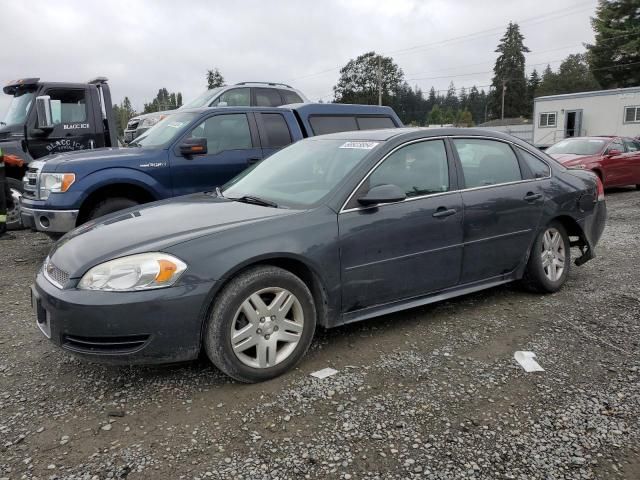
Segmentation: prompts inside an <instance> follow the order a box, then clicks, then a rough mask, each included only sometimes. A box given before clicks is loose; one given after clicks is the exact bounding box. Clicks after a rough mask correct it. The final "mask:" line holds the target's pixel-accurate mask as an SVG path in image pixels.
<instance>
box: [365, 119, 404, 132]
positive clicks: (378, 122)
mask: <svg viewBox="0 0 640 480" xmlns="http://www.w3.org/2000/svg"><path fill="white" fill-rule="evenodd" d="M358 127H359V128H360V130H376V129H379V128H395V125H394V124H393V121H392V120H391V119H390V118H389V117H358Z"/></svg>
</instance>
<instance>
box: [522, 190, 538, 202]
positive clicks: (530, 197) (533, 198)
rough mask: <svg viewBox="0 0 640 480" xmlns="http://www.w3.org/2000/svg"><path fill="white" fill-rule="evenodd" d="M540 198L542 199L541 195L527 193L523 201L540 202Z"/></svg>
mask: <svg viewBox="0 0 640 480" xmlns="http://www.w3.org/2000/svg"><path fill="white" fill-rule="evenodd" d="M541 198H542V194H541V193H533V192H527V194H526V195H525V196H524V199H523V200H524V201H525V202H535V201H536V200H540V199H541Z"/></svg>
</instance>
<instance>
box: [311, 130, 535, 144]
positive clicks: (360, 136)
mask: <svg viewBox="0 0 640 480" xmlns="http://www.w3.org/2000/svg"><path fill="white" fill-rule="evenodd" d="M443 136H467V137H469V136H481V137H492V138H497V139H502V140H510V141H514V138H515V137H512V136H510V135H506V134H504V133H501V132H498V131H492V130H478V129H475V128H453V127H452V128H426V127H404V128H387V129H383V130H357V131H352V132H338V133H330V134H328V135H322V138H326V139H335V140H373V141H387V140H391V139H399V140H402V139H405V138H406V139H413V138H430V137H443ZM515 140H518V139H515ZM517 143H522V142H520V141H519V140H518V142H517ZM525 143H526V142H525ZM529 146H530V145H529Z"/></svg>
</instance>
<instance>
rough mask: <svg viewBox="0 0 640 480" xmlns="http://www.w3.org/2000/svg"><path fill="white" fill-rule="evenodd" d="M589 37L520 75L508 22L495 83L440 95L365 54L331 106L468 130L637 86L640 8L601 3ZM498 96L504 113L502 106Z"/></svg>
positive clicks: (155, 105) (163, 104) (347, 71)
mask: <svg viewBox="0 0 640 480" xmlns="http://www.w3.org/2000/svg"><path fill="white" fill-rule="evenodd" d="M591 26H592V28H593V30H594V32H595V41H594V43H593V44H587V45H585V46H586V49H587V51H586V53H575V54H571V55H569V56H567V57H566V58H565V59H564V60H563V61H562V62H561V63H560V65H559V67H558V68H557V69H555V70H554V69H552V68H551V65H549V64H548V65H547V66H546V68H544V69H543V70H542V73H539V72H538V70H537V69H534V70H533V71H532V72H531V73H530V74H529V75H527V74H526V62H525V54H526V53H529V52H530V50H529V48H527V47H526V46H525V39H524V36H523V35H522V33H521V32H520V27H519V25H518V24H517V23H513V22H510V23H509V25H508V26H507V29H506V31H505V34H504V36H503V37H502V38H501V39H500V42H499V44H498V45H497V47H496V49H495V52H496V53H497V54H498V56H497V58H496V61H495V65H494V67H493V78H492V81H491V85H490V87H489V88H488V90H485V89H484V87H478V86H475V85H473V86H471V87H460V88H459V89H458V88H456V86H455V84H454V83H453V82H451V83H450V84H449V88H448V89H447V90H446V91H437V90H436V89H435V88H434V87H431V88H430V89H429V91H428V93H425V92H424V91H423V90H422V89H421V88H420V87H418V86H417V85H415V86H411V85H409V83H408V82H407V80H406V79H405V76H404V72H403V71H402V69H401V68H400V67H399V66H398V65H397V64H396V63H395V61H394V60H393V58H392V57H388V56H384V55H379V54H377V53H375V52H367V53H364V54H362V55H360V56H358V57H357V58H355V59H351V60H349V62H347V64H346V65H345V66H344V67H342V69H340V75H339V78H338V81H337V83H336V85H335V86H334V87H333V100H332V101H333V102H336V103H360V104H370V105H375V104H377V103H378V100H379V98H378V97H379V96H380V97H381V100H382V104H383V105H387V106H390V107H392V108H393V109H394V110H395V111H396V112H397V113H398V116H399V117H400V118H401V120H402V121H403V122H404V123H405V124H407V125H434V124H435V125H442V124H454V125H459V126H472V125H477V124H481V123H484V122H485V121H487V120H492V119H497V118H501V117H502V116H504V118H513V117H523V118H530V117H531V115H532V113H533V112H532V110H533V101H534V98H535V97H539V96H544V95H558V94H563V93H574V92H581V91H591V90H600V89H609V88H620V87H630V86H638V85H640V8H638V0H615V1H612V0H599V3H598V7H597V8H596V12H595V16H594V17H592V18H591ZM224 84H225V81H224V77H223V76H222V74H221V73H220V71H219V70H218V69H217V68H214V69H212V70H208V71H207V72H206V86H207V88H208V89H212V88H217V87H219V86H223V85H224ZM503 94H504V108H503ZM181 105H182V94H181V93H180V92H175V93H174V92H169V91H167V89H166V88H161V89H160V90H158V93H157V95H156V97H155V98H154V99H153V100H152V101H151V102H149V103H145V104H144V109H143V112H142V113H150V112H156V111H162V110H172V109H174V108H179V107H180V106H181ZM114 111H115V114H116V115H115V116H116V122H117V124H118V131H119V132H120V134H122V131H123V130H124V128H125V127H126V124H127V122H128V121H129V119H130V118H132V117H133V116H135V115H136V112H135V110H134V109H133V108H132V106H131V101H130V100H129V98H128V97H125V98H124V100H123V101H122V103H121V104H120V105H114Z"/></svg>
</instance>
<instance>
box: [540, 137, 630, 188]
mask: <svg viewBox="0 0 640 480" xmlns="http://www.w3.org/2000/svg"><path fill="white" fill-rule="evenodd" d="M546 153H548V154H549V155H551V156H552V157H553V158H555V159H556V160H558V161H559V162H560V163H562V164H563V165H564V166H565V167H573V168H585V169H588V170H591V171H593V172H594V173H596V174H597V175H598V176H599V177H600V179H601V180H602V183H604V186H605V187H607V188H608V187H621V186H624V185H635V186H636V187H637V188H640V141H639V140H634V139H633V138H627V137H605V136H603V137H573V138H565V139H564V140H562V141H560V142H558V143H556V144H555V145H552V146H551V147H549V148H548V149H547V150H546Z"/></svg>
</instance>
